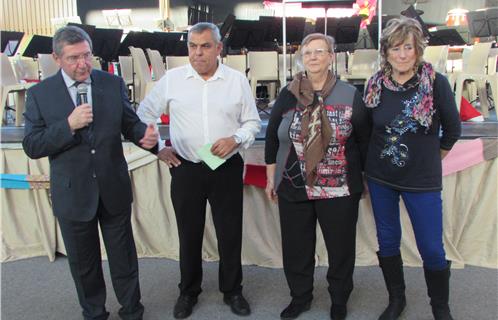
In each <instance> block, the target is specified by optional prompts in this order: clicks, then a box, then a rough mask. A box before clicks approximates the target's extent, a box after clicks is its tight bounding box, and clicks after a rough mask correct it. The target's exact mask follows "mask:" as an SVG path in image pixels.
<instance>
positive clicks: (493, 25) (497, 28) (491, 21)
mask: <svg viewBox="0 0 498 320" xmlns="http://www.w3.org/2000/svg"><path fill="white" fill-rule="evenodd" d="M486 19H487V20H488V26H489V32H490V33H491V35H492V36H494V37H497V36H498V8H497V7H494V8H489V9H488V10H486Z"/></svg>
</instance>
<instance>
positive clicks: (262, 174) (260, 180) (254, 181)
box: [244, 164, 266, 189]
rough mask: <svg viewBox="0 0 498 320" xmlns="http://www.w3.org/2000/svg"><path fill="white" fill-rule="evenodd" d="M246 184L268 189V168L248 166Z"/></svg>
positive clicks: (255, 165)
mask: <svg viewBox="0 0 498 320" xmlns="http://www.w3.org/2000/svg"><path fill="white" fill-rule="evenodd" d="M244 184H245V185H250V186H256V187H258V188H262V189H264V188H266V166H265V165H257V164H246V174H245V175H244Z"/></svg>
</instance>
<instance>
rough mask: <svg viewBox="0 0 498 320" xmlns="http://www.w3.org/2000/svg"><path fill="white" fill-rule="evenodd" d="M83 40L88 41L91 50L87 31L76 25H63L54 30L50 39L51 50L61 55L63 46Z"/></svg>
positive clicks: (90, 41)
mask: <svg viewBox="0 0 498 320" xmlns="http://www.w3.org/2000/svg"><path fill="white" fill-rule="evenodd" d="M83 41H86V42H88V44H89V45H90V50H92V51H93V46H92V39H90V36H89V35H88V33H86V32H85V31H84V30H83V29H81V28H78V27H76V26H65V27H62V28H60V29H58V30H57V31H56V32H55V34H54V37H53V39H52V50H53V51H54V53H55V54H56V55H57V56H61V55H62V49H63V48H64V46H66V45H71V44H76V43H80V42H83Z"/></svg>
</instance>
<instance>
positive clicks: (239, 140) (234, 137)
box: [232, 134, 242, 144]
mask: <svg viewBox="0 0 498 320" xmlns="http://www.w3.org/2000/svg"><path fill="white" fill-rule="evenodd" d="M232 138H233V140H235V143H236V144H241V143H242V139H241V138H240V137H239V136H238V135H236V134H234V135H233V136H232Z"/></svg>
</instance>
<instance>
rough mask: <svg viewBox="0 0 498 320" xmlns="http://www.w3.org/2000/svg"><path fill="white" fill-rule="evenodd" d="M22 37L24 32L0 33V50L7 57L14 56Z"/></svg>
mask: <svg viewBox="0 0 498 320" xmlns="http://www.w3.org/2000/svg"><path fill="white" fill-rule="evenodd" d="M23 36H24V32H17V31H2V32H1V33H0V40H1V46H0V49H1V50H2V52H3V53H5V54H6V55H7V56H9V57H11V56H13V55H15V54H16V51H17V48H19V44H21V40H22V37H23Z"/></svg>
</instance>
